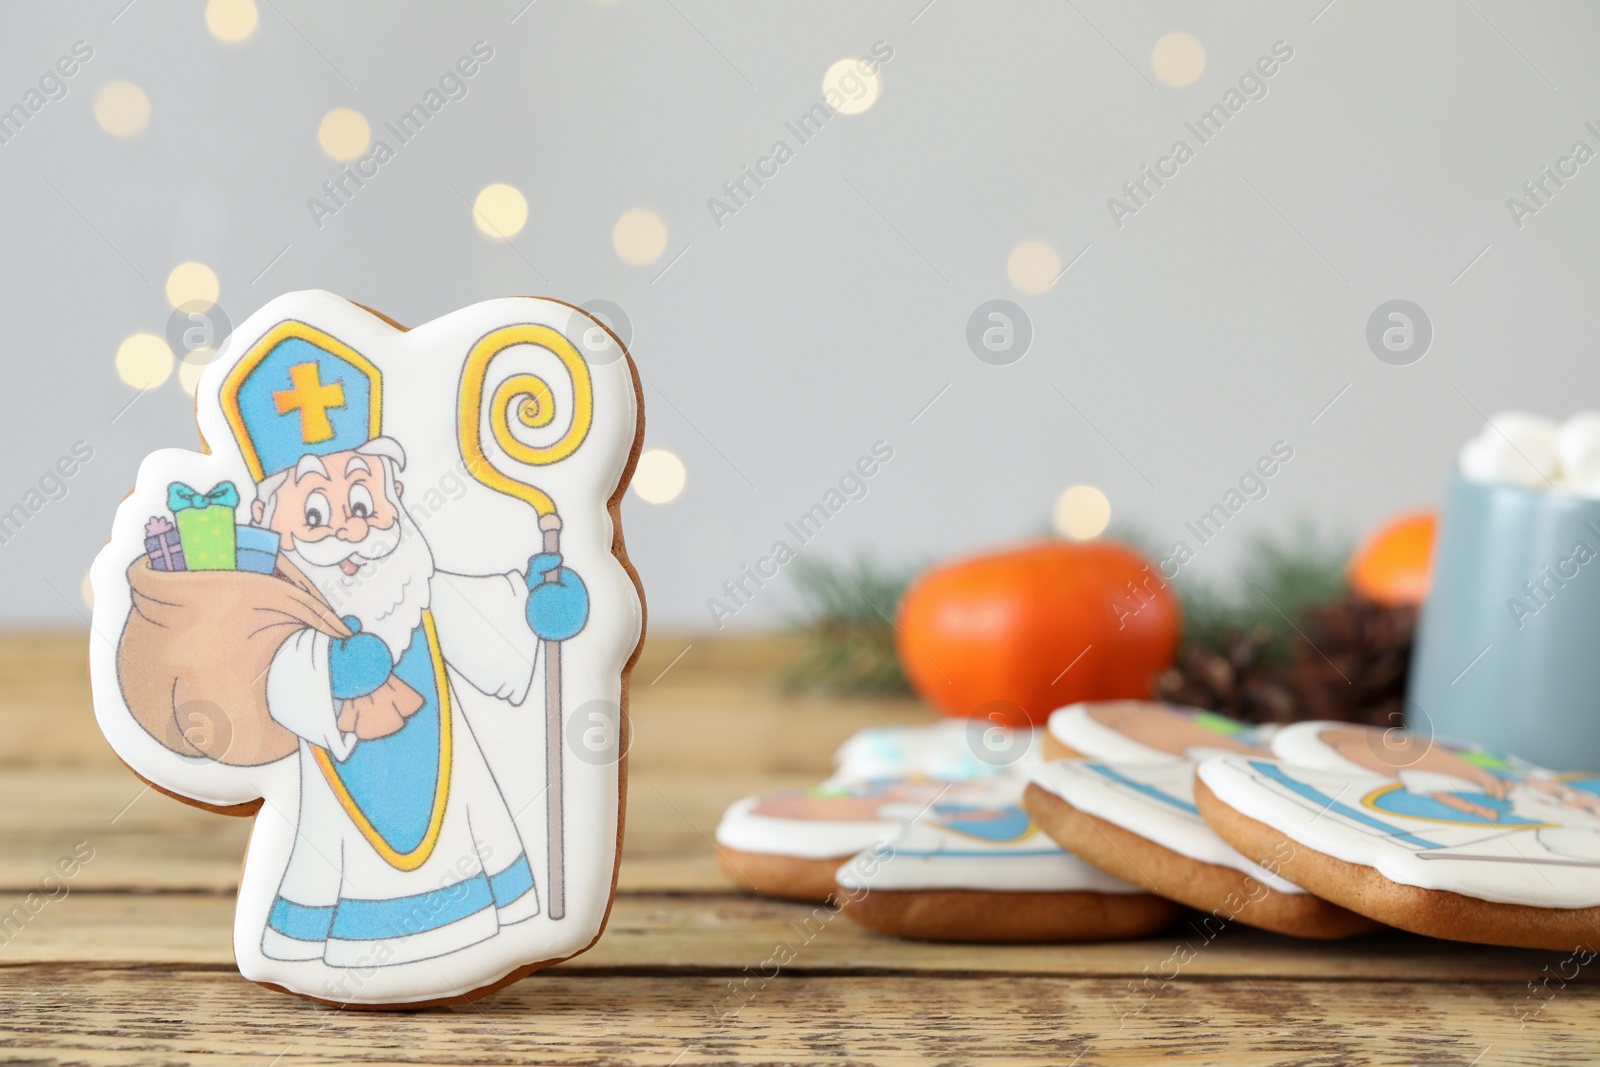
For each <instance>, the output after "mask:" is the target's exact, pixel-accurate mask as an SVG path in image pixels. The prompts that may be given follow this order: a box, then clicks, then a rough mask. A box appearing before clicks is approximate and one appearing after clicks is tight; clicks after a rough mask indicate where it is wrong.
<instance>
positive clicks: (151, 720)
mask: <svg viewBox="0 0 1600 1067" xmlns="http://www.w3.org/2000/svg"><path fill="white" fill-rule="evenodd" d="M128 586H129V588H130V589H131V590H132V593H133V610H132V611H130V612H129V613H128V622H127V625H126V626H125V627H124V628H123V631H122V642H121V644H120V646H119V647H118V650H117V679H118V682H119V683H120V685H121V687H122V697H123V700H124V702H125V703H126V704H127V705H128V710H129V711H131V712H132V713H133V717H134V719H135V720H136V721H137V722H138V723H139V725H140V726H142V727H144V728H145V730H146V731H148V732H149V734H150V735H151V736H152V737H154V738H155V739H156V740H157V741H159V742H161V744H162V745H164V746H165V747H167V748H168V749H171V750H172V751H173V752H176V753H178V754H179V755H182V756H204V757H207V758H209V759H213V760H216V761H217V762H219V763H225V764H228V765H230V766H235V767H255V766H259V765H261V764H263V763H271V762H273V761H274V760H279V759H282V758H283V757H285V756H287V755H290V754H291V753H293V752H294V751H295V749H296V747H298V745H299V739H298V738H297V737H296V736H295V735H294V734H293V733H291V732H290V731H288V730H287V729H285V728H284V727H282V726H280V725H279V724H278V723H277V722H275V721H273V719H272V717H271V715H269V714H268V712H267V668H268V667H269V666H270V665H271V663H272V657H273V656H275V655H277V652H278V649H279V647H281V646H282V644H283V643H284V641H286V640H288V639H289V638H290V637H291V636H293V635H294V634H295V633H297V632H299V631H300V630H303V629H305V628H307V627H310V628H311V629H314V630H318V631H320V632H321V633H324V634H326V635H327V636H329V637H331V638H344V637H349V636H350V635H351V631H350V629H349V628H348V627H346V626H345V624H344V623H343V622H342V621H340V619H339V616H338V615H337V614H336V613H335V612H334V610H333V607H332V605H330V604H329V603H328V602H327V601H326V600H325V599H324V598H323V597H322V594H321V593H319V592H318V591H317V589H316V587H315V586H313V585H312V584H311V583H310V582H309V581H308V580H307V579H306V577H305V576H304V575H303V574H301V573H300V572H299V570H298V569H296V568H295V567H294V566H293V565H292V564H290V563H289V562H288V561H286V560H280V561H279V574H278V575H266V574H254V573H250V572H248V571H158V570H156V569H155V568H153V567H151V566H150V560H149V558H148V557H146V556H140V557H139V558H138V559H137V560H135V561H134V562H133V565H132V566H130V567H129V568H128ZM421 707H422V696H421V694H419V693H418V692H417V691H416V690H415V689H412V688H411V687H410V686H408V685H406V684H405V683H404V682H402V681H400V680H399V679H398V678H392V677H391V678H390V679H389V680H388V681H387V682H385V683H384V684H383V685H382V686H380V687H379V688H378V689H377V690H376V691H375V692H373V693H372V694H370V695H368V696H366V697H362V698H360V699H359V700H351V701H345V702H344V704H343V705H342V706H341V709H340V716H339V719H340V725H341V727H342V728H344V729H349V728H351V725H350V724H353V723H355V722H357V721H359V719H360V717H363V716H365V717H368V718H369V719H370V720H371V721H373V722H388V723H393V724H394V725H393V727H392V729H397V728H398V727H399V725H401V724H403V723H404V721H405V719H406V717H408V716H410V715H413V714H415V713H416V712H417V710H418V709H419V708H421ZM383 732H390V729H385V730H384V731H383ZM357 733H358V736H359V735H368V734H369V731H366V730H362V729H359V728H358V729H357ZM371 735H372V736H378V735H379V734H377V733H371Z"/></svg>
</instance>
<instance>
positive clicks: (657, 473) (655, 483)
mask: <svg viewBox="0 0 1600 1067" xmlns="http://www.w3.org/2000/svg"><path fill="white" fill-rule="evenodd" d="M687 480H688V472H686V471H685V470H684V469H683V460H681V459H679V458H678V457H677V455H676V454H675V453H672V452H668V451H667V450H666V449H664V448H651V449H647V450H646V451H645V452H644V453H643V454H642V455H640V457H639V465H638V466H637V467H635V468H634V471H633V483H632V484H633V491H634V492H635V493H638V494H639V496H640V497H641V498H642V499H644V500H646V501H648V502H649V503H651V504H670V503H671V502H672V501H674V500H676V499H678V495H679V494H680V493H682V492H683V486H684V483H685V482H686V481H687Z"/></svg>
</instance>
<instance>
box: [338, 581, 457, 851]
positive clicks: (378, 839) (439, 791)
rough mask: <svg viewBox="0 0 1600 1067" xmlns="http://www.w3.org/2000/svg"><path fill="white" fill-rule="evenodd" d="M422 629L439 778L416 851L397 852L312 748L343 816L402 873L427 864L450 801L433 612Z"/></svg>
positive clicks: (443, 687)
mask: <svg viewBox="0 0 1600 1067" xmlns="http://www.w3.org/2000/svg"><path fill="white" fill-rule="evenodd" d="M422 628H423V631H424V632H425V633H426V634H427V637H428V652H429V654H430V655H431V656H432V657H433V677H434V684H435V685H436V686H437V688H438V690H439V775H438V784H437V785H436V787H435V788H434V793H433V813H432V814H431V815H430V816H429V818H428V830H427V832H426V833H425V834H423V835H422V841H421V842H420V843H419V844H418V845H417V847H416V848H414V849H412V850H411V851H410V852H396V851H395V850H394V848H393V847H391V846H390V844H389V842H387V841H385V840H384V839H383V835H382V834H380V833H378V830H377V827H375V826H373V825H372V821H371V820H370V819H368V818H367V816H366V814H365V813H364V812H363V811H362V810H361V809H360V808H359V807H358V806H357V805H356V802H355V798H354V797H352V796H351V795H350V790H348V789H347V788H345V784H344V782H343V781H342V780H341V779H340V778H339V772H338V770H337V769H336V768H335V767H334V765H333V757H332V756H330V755H328V750H327V749H325V748H320V747H318V746H316V745H312V746H311V754H312V755H313V756H315V757H316V759H317V766H319V767H321V768H322V776H323V777H324V778H326V779H327V780H328V785H329V787H330V788H332V790H333V795H334V796H336V797H338V798H339V805H340V806H341V807H343V808H344V811H345V814H346V815H348V816H350V821H351V822H353V823H355V824H356V829H358V830H360V831H361V836H362V837H365V838H366V839H367V843H368V844H369V845H371V846H372V847H373V848H375V849H377V851H378V855H380V856H382V857H383V858H384V860H386V861H387V862H388V864H389V866H391V867H395V868H398V869H399V870H402V871H414V870H416V869H417V868H418V867H421V866H422V865H423V864H424V863H427V862H428V857H429V856H431V855H433V848H434V846H435V845H436V844H438V843H439V830H440V828H441V827H442V826H444V808H445V802H446V801H447V800H449V797H450V767H451V758H450V753H451V748H450V717H451V703H450V679H449V678H448V677H447V676H446V675H445V670H444V656H443V654H441V653H440V651H439V635H438V633H437V632H436V631H435V630H434V628H433V612H431V611H424V612H423V613H422Z"/></svg>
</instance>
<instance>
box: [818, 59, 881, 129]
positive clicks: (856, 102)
mask: <svg viewBox="0 0 1600 1067" xmlns="http://www.w3.org/2000/svg"><path fill="white" fill-rule="evenodd" d="M882 88H883V68H882V67H878V68H877V69H876V70H870V71H869V68H868V66H867V61H866V60H864V59H861V58H860V57H858V56H849V57H846V58H845V59H841V60H839V62H837V63H835V64H834V65H833V66H831V67H829V68H828V71H827V73H826V74H824V75H823V76H822V98H823V99H824V100H826V101H827V102H828V105H829V106H830V107H833V108H835V110H836V111H837V112H838V113H839V114H840V115H859V114H861V113H862V112H863V111H865V110H867V108H869V107H871V106H872V105H873V104H876V103H877V102H878V93H879V92H881V91H882Z"/></svg>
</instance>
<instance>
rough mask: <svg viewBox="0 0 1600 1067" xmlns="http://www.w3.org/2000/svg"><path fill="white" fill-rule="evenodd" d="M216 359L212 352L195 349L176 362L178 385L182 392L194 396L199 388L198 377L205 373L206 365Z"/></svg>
mask: <svg viewBox="0 0 1600 1067" xmlns="http://www.w3.org/2000/svg"><path fill="white" fill-rule="evenodd" d="M216 358H217V357H216V353H215V352H214V351H213V350H211V349H209V348H197V349H195V350H194V351H193V352H190V353H188V354H187V355H185V356H184V357H183V358H182V359H180V360H178V384H179V385H181V386H182V387H183V391H184V392H186V393H188V394H189V395H190V396H194V393H195V390H196V389H198V388H200V375H202V374H204V373H205V371H206V365H207V364H208V363H210V362H211V361H212V360H213V359H216Z"/></svg>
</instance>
